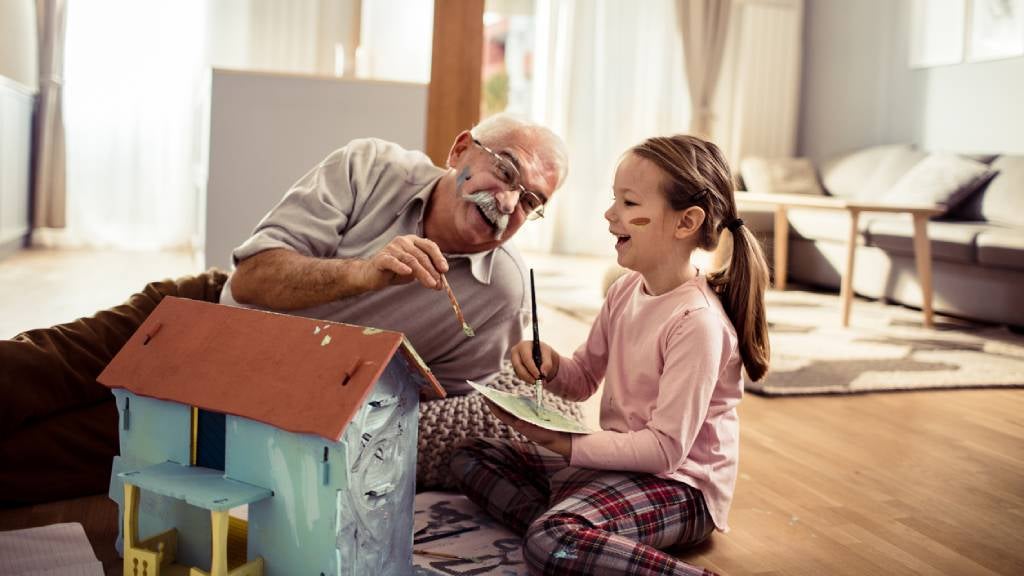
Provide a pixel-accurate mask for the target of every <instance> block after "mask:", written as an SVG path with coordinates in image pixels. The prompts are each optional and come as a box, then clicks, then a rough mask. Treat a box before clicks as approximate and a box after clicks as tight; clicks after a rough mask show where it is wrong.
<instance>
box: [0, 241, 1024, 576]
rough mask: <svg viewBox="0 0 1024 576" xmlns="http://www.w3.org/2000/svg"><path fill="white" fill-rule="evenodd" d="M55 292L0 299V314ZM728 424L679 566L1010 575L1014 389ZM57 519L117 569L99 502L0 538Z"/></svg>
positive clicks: (555, 318) (76, 504) (833, 400)
mask: <svg viewBox="0 0 1024 576" xmlns="http://www.w3.org/2000/svg"><path fill="white" fill-rule="evenodd" d="M24 263H25V262H24V261H21V264H23V265H24ZM9 265H10V262H9V261H0V278H4V277H5V276H4V274H5V272H7V273H10V270H6V271H5V266H9ZM175 265H177V264H175ZM175 273H176V272H175ZM175 273H169V275H175ZM136 283H138V282H136ZM143 283H144V282H143ZM68 285H70V286H72V287H74V288H75V289H78V290H83V289H84V287H85V284H84V283H75V282H70V283H69V284H68ZM140 287H141V285H140ZM9 294H14V291H11V292H9ZM58 296H59V295H55V294H38V293H32V291H18V294H15V295H14V296H6V295H5V297H4V299H3V300H2V301H0V317H3V315H4V314H7V313H8V312H10V311H11V310H12V307H19V306H29V305H42V303H45V302H47V301H48V299H52V298H56V297H58ZM35 299H39V300H35ZM114 303H116V302H114ZM542 330H543V331H544V332H545V333H546V334H547V336H546V339H550V340H552V341H555V342H558V343H559V344H558V345H560V346H561V347H563V348H565V347H568V346H571V345H572V344H573V343H575V342H578V341H580V340H581V339H582V338H583V337H584V336H585V334H586V326H585V325H582V324H580V323H579V322H578V321H576V320H574V319H572V318H570V317H567V316H559V315H557V314H547V315H546V317H545V319H544V326H543V327H542ZM740 418H741V435H740V439H741V440H740V445H741V454H740V478H739V481H738V483H737V486H736V498H735V500H734V503H733V509H732V514H731V515H730V524H731V526H732V531H731V532H729V533H728V534H721V533H716V534H715V535H714V536H713V537H712V539H711V540H710V542H709V543H707V544H705V545H704V546H702V547H701V548H700V549H698V550H694V551H691V552H690V553H687V554H684V555H683V557H684V558H686V559H687V560H689V561H691V562H693V563H695V564H699V565H701V566H704V567H706V568H709V569H712V570H715V571H716V572H719V573H721V574H731V575H742V574H762V575H774V574H778V575H782V574H789V575H808V576H812V575H813V576H818V575H843V574H886V575H888V574H894V575H898V574H1005V575H1020V574H1024V390H957V391H934V392H914V393H910V392H902V393H882V394H867V395H861V396H849V397H827V396H822V397H804V398H773V399H768V398H763V397H758V396H754V395H750V394H748V395H747V396H746V397H745V398H744V400H743V403H742V404H741V407H740ZM66 520H77V521H83V523H84V524H85V525H86V529H87V532H89V534H90V538H91V540H92V543H93V546H94V548H95V549H96V553H97V556H99V557H100V559H101V560H105V561H106V564H107V566H108V568H109V573H112V574H119V573H120V568H119V566H118V562H117V557H116V553H115V552H114V551H113V539H114V538H115V537H116V507H113V505H112V504H111V503H110V502H109V501H107V500H106V499H105V497H103V496H97V497H94V498H91V499H81V500H74V501H68V502H62V503H54V504H49V505H44V506H37V507H32V508H22V509H13V510H0V529H9V528H14V527H22V526H34V525H43V524H49V523H53V522H57V521H66Z"/></svg>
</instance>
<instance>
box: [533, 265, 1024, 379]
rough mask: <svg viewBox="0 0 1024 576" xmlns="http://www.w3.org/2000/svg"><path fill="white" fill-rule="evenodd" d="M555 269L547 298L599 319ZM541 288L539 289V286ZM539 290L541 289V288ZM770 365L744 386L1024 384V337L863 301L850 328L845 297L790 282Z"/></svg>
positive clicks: (772, 313)
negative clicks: (925, 322)
mask: <svg viewBox="0 0 1024 576" xmlns="http://www.w3.org/2000/svg"><path fill="white" fill-rule="evenodd" d="M559 280H563V281H565V282H570V283H571V281H570V280H568V279H564V278H560V277H558V276H557V275H555V276H554V277H553V278H545V281H546V282H547V283H551V284H553V286H552V287H551V288H552V289H550V290H547V291H545V293H544V297H543V300H544V301H545V303H546V304H548V305H549V306H553V307H555V308H558V309H559V310H561V311H563V312H566V313H568V314H571V315H573V316H574V317H576V318H579V319H581V320H584V321H586V322H591V321H592V320H593V318H594V316H596V315H597V312H598V311H599V310H600V305H601V300H600V296H599V295H598V294H596V292H597V290H595V289H593V288H592V287H581V286H572V285H565V286H559V285H558V281H559ZM538 293H539V291H538ZM538 298H540V296H538ZM766 300H767V308H768V322H769V325H770V326H769V329H770V331H771V343H772V363H771V370H770V372H769V374H768V376H766V377H765V378H764V379H763V380H762V381H761V382H749V381H748V382H747V386H746V389H747V390H748V391H750V392H753V393H756V394H761V395H765V396H786V395H807V394H855V393H864V392H882V391H899V390H926V389H955V388H988V387H1022V386H1024V335H1020V334H1015V333H1014V332H1011V331H1010V330H1009V329H1007V328H1006V327H1003V326H992V325H984V324H976V323H972V322H968V321H964V320H959V319H955V318H950V317H947V316H939V315H936V316H935V329H934V330H930V329H926V328H924V327H923V326H921V312H920V311H918V310H911V309H909V308H905V307H903V306H897V305H890V304H885V303H882V302H877V301H868V300H864V299H856V300H855V301H854V303H853V311H852V312H851V314H850V326H849V327H848V328H843V327H841V326H840V323H839V297H838V296H837V295H835V294H831V293H819V292H808V291H802V290H787V291H784V292H776V291H769V292H768V293H767V295H766Z"/></svg>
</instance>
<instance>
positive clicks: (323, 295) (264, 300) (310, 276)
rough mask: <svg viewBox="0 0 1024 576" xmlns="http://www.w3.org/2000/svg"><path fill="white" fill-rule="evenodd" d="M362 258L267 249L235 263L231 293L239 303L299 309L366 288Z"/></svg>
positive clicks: (333, 299)
mask: <svg viewBox="0 0 1024 576" xmlns="http://www.w3.org/2000/svg"><path fill="white" fill-rule="evenodd" d="M364 266H366V262H365V261H363V260H343V259H339V258H311V257H309V256H303V255H301V254H298V253H296V252H292V251H291V250H286V249H276V250H267V251H264V252H260V253H258V254H255V255H253V256H251V257H249V258H246V259H245V260H243V261H241V262H240V263H239V264H238V268H237V269H236V270H235V272H234V274H232V276H231V295H232V296H233V297H234V299H235V300H236V301H238V302H240V303H242V304H252V305H256V306H260V307H262V308H269V309H271V310H281V311H287V310H300V309H303V308H311V307H313V306H318V305H320V304H326V303H328V302H333V301H335V300H338V299H340V298H344V297H346V296H354V295H356V294H361V293H363V292H366V291H368V290H369V288H368V287H367V286H366V285H365V281H364V278H365V276H364V274H363V270H364Z"/></svg>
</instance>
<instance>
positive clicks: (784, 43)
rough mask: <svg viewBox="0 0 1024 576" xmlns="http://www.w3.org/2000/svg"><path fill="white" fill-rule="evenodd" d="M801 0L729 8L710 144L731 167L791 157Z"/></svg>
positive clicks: (757, 0)
mask: <svg viewBox="0 0 1024 576" xmlns="http://www.w3.org/2000/svg"><path fill="white" fill-rule="evenodd" d="M803 5H804V3H803V0H745V1H743V2H738V3H736V5H735V6H734V10H733V16H732V18H731V19H730V20H731V22H730V28H731V30H730V32H729V40H728V45H727V47H726V50H725V60H724V62H723V64H722V72H721V75H720V78H719V83H718V90H717V92H716V96H715V104H714V106H715V110H717V111H719V113H718V114H717V116H716V118H715V121H714V123H713V128H712V134H713V135H714V138H715V142H716V143H717V144H718V145H719V146H721V148H722V150H723V151H724V152H725V154H726V157H727V158H728V159H729V163H730V164H731V165H732V166H733V167H734V168H735V167H738V166H739V162H740V161H741V160H742V159H743V158H745V157H748V156H768V157H787V156H792V155H793V154H795V153H796V134H797V127H798V123H799V114H800V112H799V103H800V77H801V59H802V43H803V40H802V37H803V10H804V8H803Z"/></svg>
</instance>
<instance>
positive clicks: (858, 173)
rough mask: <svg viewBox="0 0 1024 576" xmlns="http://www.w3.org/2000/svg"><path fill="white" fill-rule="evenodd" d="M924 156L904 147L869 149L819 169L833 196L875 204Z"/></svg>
mask: <svg viewBox="0 0 1024 576" xmlns="http://www.w3.org/2000/svg"><path fill="white" fill-rule="evenodd" d="M925 156H927V154H926V153H925V152H922V151H920V150H917V149H915V148H914V147H912V146H910V145H907V144H887V145H884V146H872V147H870V148H864V149H863V150H858V151H856V152H853V153H850V154H846V155H844V156H840V157H838V158H834V159H832V160H829V161H828V162H826V163H825V164H824V165H823V166H822V169H821V178H822V182H823V183H824V184H825V190H827V191H828V193H829V194H832V195H833V196H838V197H840V198H845V199H847V200H862V201H875V200H878V199H880V198H881V197H882V196H884V195H885V193H886V192H888V190H889V188H891V187H892V185H893V184H895V183H896V181H897V180H899V179H900V177H901V176H903V175H904V174H905V173H906V172H907V171H908V170H910V168H911V167H913V166H914V165H915V164H917V163H918V162H920V161H921V159H923V158H924V157H925Z"/></svg>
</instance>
